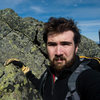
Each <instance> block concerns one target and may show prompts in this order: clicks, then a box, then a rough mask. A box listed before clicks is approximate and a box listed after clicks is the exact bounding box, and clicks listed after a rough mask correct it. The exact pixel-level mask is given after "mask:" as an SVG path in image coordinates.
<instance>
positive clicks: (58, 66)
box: [6, 17, 100, 100]
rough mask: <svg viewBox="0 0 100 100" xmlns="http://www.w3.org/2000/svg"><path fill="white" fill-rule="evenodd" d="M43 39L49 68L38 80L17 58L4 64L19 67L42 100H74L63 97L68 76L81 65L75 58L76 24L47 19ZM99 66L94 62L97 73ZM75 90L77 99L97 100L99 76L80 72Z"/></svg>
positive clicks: (65, 95)
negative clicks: (39, 93) (38, 92)
mask: <svg viewBox="0 0 100 100" xmlns="http://www.w3.org/2000/svg"><path fill="white" fill-rule="evenodd" d="M43 38H44V41H45V43H46V47H47V52H48V57H49V59H50V66H47V70H46V71H45V72H44V74H43V75H42V76H41V78H40V79H37V78H36V77H35V76H34V74H32V72H31V71H30V70H29V68H28V67H24V64H23V63H22V62H20V61H19V60H17V59H13V60H12V59H11V60H9V61H7V63H6V64H9V63H13V64H15V65H17V66H19V67H20V68H22V71H23V72H24V73H25V75H26V77H27V78H28V79H29V80H30V81H31V82H32V83H33V85H34V86H35V87H36V89H38V90H39V91H40V92H41V95H42V97H43V100H75V99H72V98H67V94H68V92H69V87H68V80H69V77H70V76H71V75H72V73H73V72H74V71H75V70H76V69H77V68H78V67H79V66H80V64H81V63H82V61H80V59H79V57H78V56H77V55H76V53H77V50H78V45H79V43H80V38H81V35H80V32H79V29H78V28H77V26H76V23H74V21H73V20H72V19H65V18H53V17H51V18H50V19H49V21H48V22H47V23H45V28H44V37H43ZM85 60H86V59H85ZM91 61H93V60H92V59H91ZM94 62H96V61H94ZM91 63H93V62H91ZM87 64H88V65H89V64H90V62H89V63H87ZM92 67H93V68H94V66H93V64H92ZM99 67H100V64H99V63H98V64H97V68H98V69H99V70H100V68H99ZM76 91H77V93H78V95H79V99H80V100H100V73H99V72H97V71H95V70H93V69H87V70H85V71H83V72H82V73H81V74H80V75H79V76H78V78H77V80H76Z"/></svg>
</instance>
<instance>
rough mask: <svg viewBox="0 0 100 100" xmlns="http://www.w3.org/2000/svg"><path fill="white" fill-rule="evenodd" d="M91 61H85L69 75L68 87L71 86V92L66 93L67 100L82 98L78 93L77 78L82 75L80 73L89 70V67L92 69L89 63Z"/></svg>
mask: <svg viewBox="0 0 100 100" xmlns="http://www.w3.org/2000/svg"><path fill="white" fill-rule="evenodd" d="M88 63H89V61H85V62H84V61H83V62H82V63H81V64H80V65H79V67H78V68H76V70H75V71H74V72H73V73H72V75H71V76H70V77H69V80H68V88H69V92H68V93H67V95H66V99H65V100H80V98H79V96H78V93H77V92H76V80H77V78H78V76H79V75H80V73H82V72H83V71H85V70H87V69H91V68H90V67H89V66H88V65H87V64H88Z"/></svg>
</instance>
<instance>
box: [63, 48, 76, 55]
mask: <svg viewBox="0 0 100 100" xmlns="http://www.w3.org/2000/svg"><path fill="white" fill-rule="evenodd" d="M64 52H65V53H64V54H65V56H66V57H72V56H73V54H74V53H75V48H73V47H69V48H67V49H65V50H64Z"/></svg>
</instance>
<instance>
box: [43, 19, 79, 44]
mask: <svg viewBox="0 0 100 100" xmlns="http://www.w3.org/2000/svg"><path fill="white" fill-rule="evenodd" d="M76 24H77V23H75V22H74V20H72V19H65V18H63V17H60V18H54V17H51V18H49V20H48V22H47V23H45V24H44V34H43V39H44V42H45V43H47V36H48V34H56V33H57V34H58V33H62V32H64V31H69V30H71V31H72V32H73V33H74V43H75V44H76V45H78V44H79V43H80V40H81V35H80V30H79V29H78V27H77V25H76Z"/></svg>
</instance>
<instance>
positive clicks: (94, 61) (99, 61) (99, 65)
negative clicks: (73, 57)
mask: <svg viewBox="0 0 100 100" xmlns="http://www.w3.org/2000/svg"><path fill="white" fill-rule="evenodd" d="M80 61H81V62H83V61H84V62H85V61H89V63H88V64H87V65H88V66H90V67H91V68H92V69H94V70H97V71H99V72H100V58H97V57H86V56H80Z"/></svg>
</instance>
